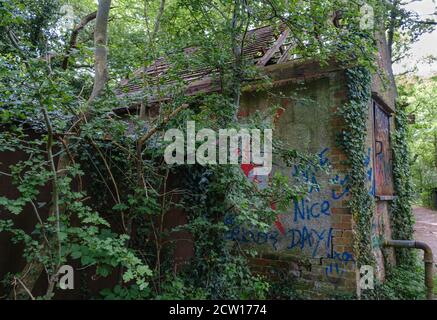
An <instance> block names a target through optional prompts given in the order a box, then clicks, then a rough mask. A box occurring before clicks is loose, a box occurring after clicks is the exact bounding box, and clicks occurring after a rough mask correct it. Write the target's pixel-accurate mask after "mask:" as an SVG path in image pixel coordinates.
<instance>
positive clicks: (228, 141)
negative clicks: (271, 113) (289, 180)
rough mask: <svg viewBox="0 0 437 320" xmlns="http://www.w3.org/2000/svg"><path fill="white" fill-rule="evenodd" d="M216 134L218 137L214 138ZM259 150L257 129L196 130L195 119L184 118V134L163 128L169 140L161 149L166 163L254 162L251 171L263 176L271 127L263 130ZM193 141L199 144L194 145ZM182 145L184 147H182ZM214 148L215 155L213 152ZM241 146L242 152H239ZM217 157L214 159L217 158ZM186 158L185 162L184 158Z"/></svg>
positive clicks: (268, 164) (269, 161) (268, 162)
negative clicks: (185, 123) (185, 129)
mask: <svg viewBox="0 0 437 320" xmlns="http://www.w3.org/2000/svg"><path fill="white" fill-rule="evenodd" d="M217 136H218V139H217ZM262 137H263V151H262V152H261V130H259V129H251V130H250V131H249V130H248V129H244V128H243V129H240V130H239V131H237V130H236V129H220V130H219V132H218V134H217V133H216V132H215V131H214V130H212V129H207V128H204V129H201V130H199V131H198V132H197V133H196V124H195V121H188V122H187V134H186V137H185V136H184V133H183V132H182V131H181V130H179V129H170V130H167V131H166V133H165V136H164V140H165V141H166V142H172V143H170V144H169V145H168V146H167V147H166V149H165V152H164V159H165V161H166V163H167V164H184V163H187V164H195V163H196V162H197V163H198V164H200V165H215V164H217V163H218V164H239V158H241V164H254V165H255V167H254V169H253V173H254V174H255V175H257V176H266V175H268V174H269V173H270V172H271V170H272V130H271V129H264V130H263V134H262ZM196 142H201V143H202V144H201V145H200V146H199V147H197V149H196ZM240 144H241V147H240ZM185 146H186V148H185ZM217 148H218V155H217ZM240 150H242V152H240ZM217 157H218V159H217ZM185 161H186V162H185Z"/></svg>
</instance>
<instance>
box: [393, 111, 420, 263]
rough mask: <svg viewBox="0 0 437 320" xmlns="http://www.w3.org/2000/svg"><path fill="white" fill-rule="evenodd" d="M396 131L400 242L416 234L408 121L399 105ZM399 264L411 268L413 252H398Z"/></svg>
mask: <svg viewBox="0 0 437 320" xmlns="http://www.w3.org/2000/svg"><path fill="white" fill-rule="evenodd" d="M395 125H396V129H395V131H394V134H393V136H392V137H393V153H394V155H393V180H394V189H395V193H396V198H395V200H394V201H393V203H392V206H391V212H392V214H391V219H392V225H393V237H394V238H395V239H398V240H411V239H412V238H413V233H414V228H413V226H414V217H413V213H412V210H411V201H412V197H411V195H412V194H413V188H412V183H411V176H410V165H409V163H410V162H409V159H410V154H409V150H408V139H407V135H408V127H407V125H408V119H407V114H406V112H405V111H404V110H403V109H401V107H400V106H399V105H398V106H397V110H396V117H395ZM396 260H397V262H398V264H401V265H407V266H411V265H413V264H414V261H415V256H414V254H413V253H412V251H411V250H408V249H398V250H396Z"/></svg>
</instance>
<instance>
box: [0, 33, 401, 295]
mask: <svg viewBox="0 0 437 320" xmlns="http://www.w3.org/2000/svg"><path fill="white" fill-rule="evenodd" d="M288 35H289V33H288V31H287V29H286V28H282V29H280V32H279V33H275V32H274V29H273V28H272V27H262V28H258V29H255V30H251V31H249V32H248V37H251V39H254V40H253V41H252V42H250V43H249V44H248V45H247V46H246V47H245V48H244V51H243V54H244V55H245V56H246V57H247V58H251V59H253V60H254V64H255V65H256V66H258V67H259V68H260V69H261V70H262V72H264V73H265V74H267V75H268V76H269V77H271V79H272V82H273V85H272V87H271V88H270V89H269V90H270V92H266V91H262V90H255V89H253V90H251V89H246V90H244V91H243V95H242V98H241V108H240V116H241V117H245V116H247V115H250V114H251V113H253V112H255V111H256V110H264V109H266V108H268V107H269V106H272V105H275V104H279V105H280V106H281V109H280V110H281V112H279V113H278V115H277V121H276V124H275V125H276V130H275V134H279V136H280V138H281V139H282V140H284V141H286V142H287V144H288V145H289V146H291V147H293V148H295V149H297V150H301V151H304V152H308V153H311V154H317V155H318V157H319V160H320V162H321V164H329V165H330V170H329V173H325V172H313V171H311V170H308V171H307V172H295V171H294V170H293V168H288V172H289V174H290V175H291V176H293V175H303V176H304V178H307V179H312V180H313V181H315V182H316V183H317V184H318V186H317V187H316V188H314V189H313V190H310V192H309V194H308V196H307V197H306V199H304V200H302V201H295V202H294V203H293V204H291V206H290V209H289V210H288V211H287V212H278V215H277V219H276V221H275V223H274V225H272V227H271V230H270V231H269V232H262V231H257V230H247V229H245V227H244V226H240V225H233V221H232V219H230V220H229V221H226V223H227V224H228V225H229V227H230V232H229V233H228V234H226V235H224V236H225V237H226V239H228V240H229V241H238V242H241V243H243V244H245V245H251V246H256V247H257V249H258V251H259V256H258V257H256V258H254V259H252V261H251V263H252V265H253V268H254V269H255V270H256V271H257V272H260V273H265V274H268V272H269V270H271V269H278V270H282V271H283V272H286V273H288V274H290V275H291V276H293V277H294V278H295V279H296V281H297V282H296V283H297V285H298V286H299V287H300V288H301V289H302V290H304V291H306V292H309V293H311V295H312V297H314V298H318V297H323V296H325V295H326V293H329V292H331V293H332V292H334V291H339V292H340V291H341V292H350V293H359V291H360V288H359V277H360V275H359V274H360V273H359V270H358V267H357V264H356V258H355V253H354V221H353V218H352V215H351V210H350V207H349V204H348V200H349V199H350V193H349V190H348V187H347V186H348V167H347V166H346V165H345V160H347V156H346V155H345V154H344V152H343V151H342V150H341V148H340V147H339V146H338V143H337V142H336V137H337V135H338V134H339V132H340V131H341V130H342V128H343V126H342V121H341V119H340V116H339V115H338V112H337V111H338V109H339V108H340V107H341V106H342V105H344V104H345V103H346V102H347V99H348V96H347V86H348V83H347V79H346V76H345V69H344V68H342V67H341V66H339V65H338V64H337V63H336V62H334V61H332V62H331V63H329V64H328V65H326V66H320V64H319V63H318V62H311V61H305V62H303V61H301V60H299V59H297V58H296V57H295V56H293V55H291V54H290V50H289V49H290V46H291V45H290V42H289V37H288ZM377 39H378V48H379V56H378V61H377V62H378V66H379V71H380V72H378V73H377V74H375V75H374V76H373V80H372V92H371V94H372V100H371V102H370V103H369V105H368V111H369V112H368V115H369V117H368V122H367V132H368V135H367V145H366V152H367V161H366V162H365V163H363V166H365V170H366V172H367V177H368V182H367V189H368V190H367V191H368V192H369V194H370V195H371V196H372V197H373V198H374V200H375V203H376V205H375V211H374V213H373V227H372V246H373V252H374V255H375V258H376V261H377V270H375V274H376V276H377V277H378V278H379V279H380V280H381V281H383V280H384V277H385V265H386V261H385V259H390V260H391V262H394V259H395V258H394V254H393V253H391V254H389V255H388V256H387V255H386V254H385V255H383V253H382V248H381V244H382V241H383V240H384V239H390V238H391V231H392V230H391V227H390V202H391V201H392V200H393V198H394V186H393V178H392V176H393V174H392V168H391V166H392V154H391V146H390V143H391V141H390V140H391V139H390V132H391V131H392V128H393V118H392V115H393V114H394V112H395V98H396V88H395V86H394V82H393V75H392V71H391V64H390V62H389V58H388V52H387V50H388V49H387V46H386V42H385V39H384V36H379V37H377ZM168 69H169V65H168V64H166V62H165V60H164V59H160V60H158V61H156V62H155V63H154V64H152V65H151V66H149V67H148V68H146V69H145V72H146V74H147V76H148V77H159V76H160V75H162V74H165V72H166V71H167V70H168ZM142 71H143V70H139V71H137V72H136V73H135V75H134V77H133V78H131V79H126V80H124V81H123V82H122V83H121V90H120V92H119V94H120V95H129V96H131V97H132V98H133V99H134V97H135V95H136V94H138V95H140V94H141V91H142V86H141V83H142V82H141V77H142ZM381 74H383V75H385V77H383V76H381ZM387 79H388V81H386V80H387ZM183 80H184V81H185V82H186V83H187V87H186V94H188V95H196V94H199V93H202V94H205V93H208V92H216V91H218V90H219V87H218V86H217V84H216V83H215V81H214V78H213V76H211V71H210V70H200V71H198V72H190V73H187V74H185V75H183ZM296 88H299V90H296ZM296 92H297V95H298V96H299V97H310V98H311V100H312V102H311V103H301V102H299V99H291V98H289V99H288V98H283V97H282V98H279V96H281V95H280V94H279V93H281V94H282V96H285V97H287V96H292V95H293V94H296ZM269 93H278V94H277V95H275V94H269ZM140 108H141V106H140V104H133V105H132V106H130V107H129V108H128V109H126V110H124V109H120V110H115V112H117V113H119V114H122V113H124V112H132V113H135V112H136V113H138V112H139V109H140ZM16 158H17V157H15V160H16ZM10 159H11V160H10V161H9V162H8V161H6V162H5V161H3V162H4V163H2V164H1V165H2V166H7V165H9V164H10V163H11V162H12V161H13V157H10ZM250 169H251V168H247V167H245V168H243V170H244V171H245V173H246V175H247V176H248V178H250V179H253V180H254V182H255V183H263V182H262V181H258V180H257V179H256V177H253V175H251V173H250ZM9 183H10V182H7V183H4V184H3V183H2V185H1V194H8V193H13V191H11V190H10V187H9ZM11 195H12V194H11ZM20 219H22V217H21V218H20ZM174 219H175V220H177V221H183V220H184V219H183V212H177V213H174ZM19 223H20V224H21V225H25V224H27V223H31V222H26V221H19ZM3 239H4V238H3ZM0 251H1V252H2V254H1V256H2V257H1V265H0V277H2V276H3V275H4V274H5V273H6V272H10V271H18V270H20V269H19V268H18V267H17V266H15V267H14V268H12V269H11V268H9V267H8V261H17V260H19V256H18V255H19V250H13V247H12V246H11V245H10V244H6V243H4V241H2V244H1V249H0ZM190 254H192V248H191V247H189V245H187V243H186V242H182V241H181V242H180V243H178V244H177V245H176V250H175V255H176V256H177V257H176V258H179V259H183V257H184V256H187V255H188V256H189V255H190Z"/></svg>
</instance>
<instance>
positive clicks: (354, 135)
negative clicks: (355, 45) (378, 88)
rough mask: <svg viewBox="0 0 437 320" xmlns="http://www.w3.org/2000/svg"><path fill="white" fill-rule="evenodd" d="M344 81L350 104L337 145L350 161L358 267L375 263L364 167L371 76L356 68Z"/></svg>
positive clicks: (370, 202)
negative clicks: (344, 127)
mask: <svg viewBox="0 0 437 320" xmlns="http://www.w3.org/2000/svg"><path fill="white" fill-rule="evenodd" d="M346 77H347V86H348V98H349V101H348V103H347V104H346V105H344V106H343V107H342V109H341V110H340V114H341V116H342V117H343V119H344V122H345V126H346V129H345V130H344V131H343V134H342V136H341V139H340V144H341V146H342V147H343V149H344V151H345V153H346V155H347V156H348V159H349V160H348V162H349V163H348V164H349V166H350V171H349V176H350V193H351V200H350V203H349V206H350V208H351V210H352V215H353V219H354V221H355V224H356V234H355V239H354V243H355V254H356V260H357V264H358V267H360V266H362V265H374V263H375V262H374V257H373V253H372V245H371V235H372V217H373V212H374V200H373V198H372V196H371V195H369V192H368V187H367V183H366V181H367V180H366V171H365V166H364V163H365V159H366V153H365V142H366V137H367V119H368V110H369V108H368V105H369V101H370V94H371V88H370V85H371V76H370V72H369V70H368V69H367V68H365V67H355V68H353V69H348V70H347V71H346Z"/></svg>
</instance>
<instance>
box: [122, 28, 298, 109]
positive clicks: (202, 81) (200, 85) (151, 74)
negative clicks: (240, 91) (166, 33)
mask: <svg viewBox="0 0 437 320" xmlns="http://www.w3.org/2000/svg"><path fill="white" fill-rule="evenodd" d="M289 35H290V31H289V29H288V28H287V27H286V26H285V25H280V26H279V27H274V26H265V27H260V28H257V29H253V30H249V31H248V32H247V33H246V36H245V41H244V47H243V52H242V55H243V59H244V61H246V62H248V63H253V65H256V66H258V67H264V66H267V65H273V64H281V63H286V62H288V61H290V60H295V59H297V56H296V55H293V54H292V51H293V48H294V45H293V42H292V40H291V39H290V37H289ZM194 52H196V48H188V49H185V50H184V53H185V55H188V56H190V55H192V54H193V53H194ZM219 76H220V74H219V70H217V69H214V68H211V67H203V68H202V67H200V68H188V69H185V70H183V71H180V72H178V73H177V78H178V79H174V78H173V79H172V75H171V64H170V63H169V62H168V61H166V59H165V58H159V59H157V60H156V61H155V62H154V63H152V64H151V65H150V66H148V67H146V68H141V69H139V70H137V71H135V72H134V76H133V77H132V78H131V79H125V80H123V81H122V82H121V84H120V88H119V90H118V92H117V95H118V96H119V97H129V98H130V99H133V100H134V101H135V100H137V99H138V100H142V99H144V98H145V97H146V100H147V102H148V104H153V103H155V102H159V101H161V102H162V101H166V100H170V99H171V98H172V91H175V86H176V85H177V83H180V81H181V80H182V82H183V84H184V86H183V91H184V92H183V93H184V95H195V94H199V93H210V92H217V91H220V81H217V79H218V77H219ZM145 84H147V85H145ZM158 84H159V85H158ZM146 87H147V92H146V90H144V89H145V88H146ZM158 87H159V88H158ZM158 90H159V92H158ZM142 101H144V100H142Z"/></svg>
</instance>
